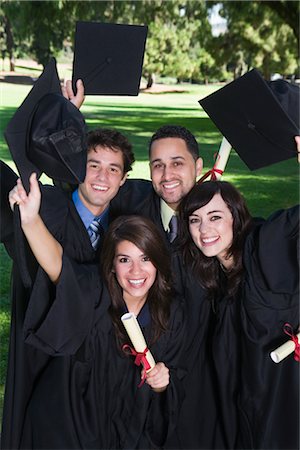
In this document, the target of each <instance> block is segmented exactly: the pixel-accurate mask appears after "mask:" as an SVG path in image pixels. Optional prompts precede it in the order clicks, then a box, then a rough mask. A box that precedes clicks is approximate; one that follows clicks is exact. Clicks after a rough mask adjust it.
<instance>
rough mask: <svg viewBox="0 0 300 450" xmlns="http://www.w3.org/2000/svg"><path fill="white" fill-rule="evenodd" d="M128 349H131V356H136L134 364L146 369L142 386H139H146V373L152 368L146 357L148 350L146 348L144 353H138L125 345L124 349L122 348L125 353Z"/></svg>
mask: <svg viewBox="0 0 300 450" xmlns="http://www.w3.org/2000/svg"><path fill="white" fill-rule="evenodd" d="M127 349H129V351H130V355H133V356H135V360H134V364H135V365H136V366H140V365H142V366H143V367H144V369H145V370H144V375H143V378H142V380H141V382H140V384H139V385H138V387H141V386H142V385H143V384H144V382H145V380H146V372H147V370H149V369H151V366H150V364H149V362H148V360H147V357H146V353H147V352H148V348H147V347H146V348H145V350H144V351H143V352H137V351H136V350H135V349H134V348H132V347H130V345H128V344H124V345H123V347H122V350H123V351H125V350H127Z"/></svg>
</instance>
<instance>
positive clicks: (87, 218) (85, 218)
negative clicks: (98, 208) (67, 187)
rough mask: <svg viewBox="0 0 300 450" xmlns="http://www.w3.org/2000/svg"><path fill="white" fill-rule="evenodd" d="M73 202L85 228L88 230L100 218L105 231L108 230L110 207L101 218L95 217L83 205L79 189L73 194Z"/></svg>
mask: <svg viewBox="0 0 300 450" xmlns="http://www.w3.org/2000/svg"><path fill="white" fill-rule="evenodd" d="M72 200H73V203H74V205H75V208H76V209H77V212H78V214H79V216H80V218H81V220H82V222H83V224H84V226H85V228H86V229H88V227H89V226H90V223H91V222H92V221H93V220H94V219H95V218H99V219H100V221H101V225H102V226H103V228H104V230H107V228H108V216H109V206H108V207H107V208H106V209H105V210H104V211H103V213H101V214H100V215H99V216H94V214H93V213H92V212H91V211H90V210H89V209H88V208H87V207H86V206H85V205H84V204H83V203H82V201H81V200H80V197H79V193H78V189H76V190H75V191H74V192H73V194H72Z"/></svg>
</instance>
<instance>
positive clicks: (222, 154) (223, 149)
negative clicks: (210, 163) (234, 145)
mask: <svg viewBox="0 0 300 450" xmlns="http://www.w3.org/2000/svg"><path fill="white" fill-rule="evenodd" d="M230 150H231V145H230V144H229V142H228V141H227V139H226V137H224V136H223V139H222V142H221V145H220V148H219V152H218V154H217V158H216V162H215V164H214V167H213V169H212V170H213V171H214V172H215V173H214V175H215V179H216V180H219V179H220V178H221V177H222V174H223V172H224V170H225V167H226V164H227V161H228V158H229V155H230ZM216 169H217V170H216Z"/></svg>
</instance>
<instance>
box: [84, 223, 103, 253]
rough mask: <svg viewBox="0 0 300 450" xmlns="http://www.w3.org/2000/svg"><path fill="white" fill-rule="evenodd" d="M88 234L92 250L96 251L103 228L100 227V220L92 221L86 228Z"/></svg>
mask: <svg viewBox="0 0 300 450" xmlns="http://www.w3.org/2000/svg"><path fill="white" fill-rule="evenodd" d="M87 231H88V234H89V236H90V241H91V244H92V247H93V249H94V250H97V247H98V244H99V243H100V239H101V238H102V237H103V235H104V228H103V226H102V225H101V222H100V219H99V218H98V219H94V220H93V221H92V222H91V223H90V226H89V227H88V230H87Z"/></svg>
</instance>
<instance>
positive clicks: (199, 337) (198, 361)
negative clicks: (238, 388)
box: [168, 259, 227, 450]
mask: <svg viewBox="0 0 300 450" xmlns="http://www.w3.org/2000/svg"><path fill="white" fill-rule="evenodd" d="M175 261H176V259H175ZM173 264H176V262H174V261H173ZM177 273H178V274H180V281H178V282H177V286H178V287H179V288H180V286H181V289H182V291H181V293H182V296H183V298H184V310H185V315H186V323H187V338H186V341H185V350H184V354H183V356H182V361H181V362H180V366H181V367H182V368H183V369H184V370H185V371H186V375H185V377H184V379H183V388H184V393H185V397H184V400H183V403H182V407H181V410H180V413H179V419H178V426H177V428H176V433H175V435H174V436H173V437H174V438H175V441H173V440H172V437H171V438H170V439H169V442H168V447H169V448H173V449H174V448H180V449H182V450H184V449H194V450H195V449H224V448H227V445H226V439H225V435H224V430H223V424H222V420H221V415H220V400H219V397H218V389H217V387H218V386H217V382H218V379H217V376H216V373H215V370H214V364H213V354H212V351H213V350H212V349H213V343H212V340H213V333H214V329H215V324H216V315H215V313H214V312H213V309H212V307H211V303H210V302H209V301H208V300H207V299H206V295H205V291H204V290H203V288H202V287H201V285H200V284H199V282H198V281H197V280H196V278H195V277H194V276H193V274H192V273H191V270H190V269H189V268H187V267H186V266H184V265H182V264H181V265H180V267H177ZM175 442H178V443H179V445H178V447H176V445H175Z"/></svg>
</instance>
